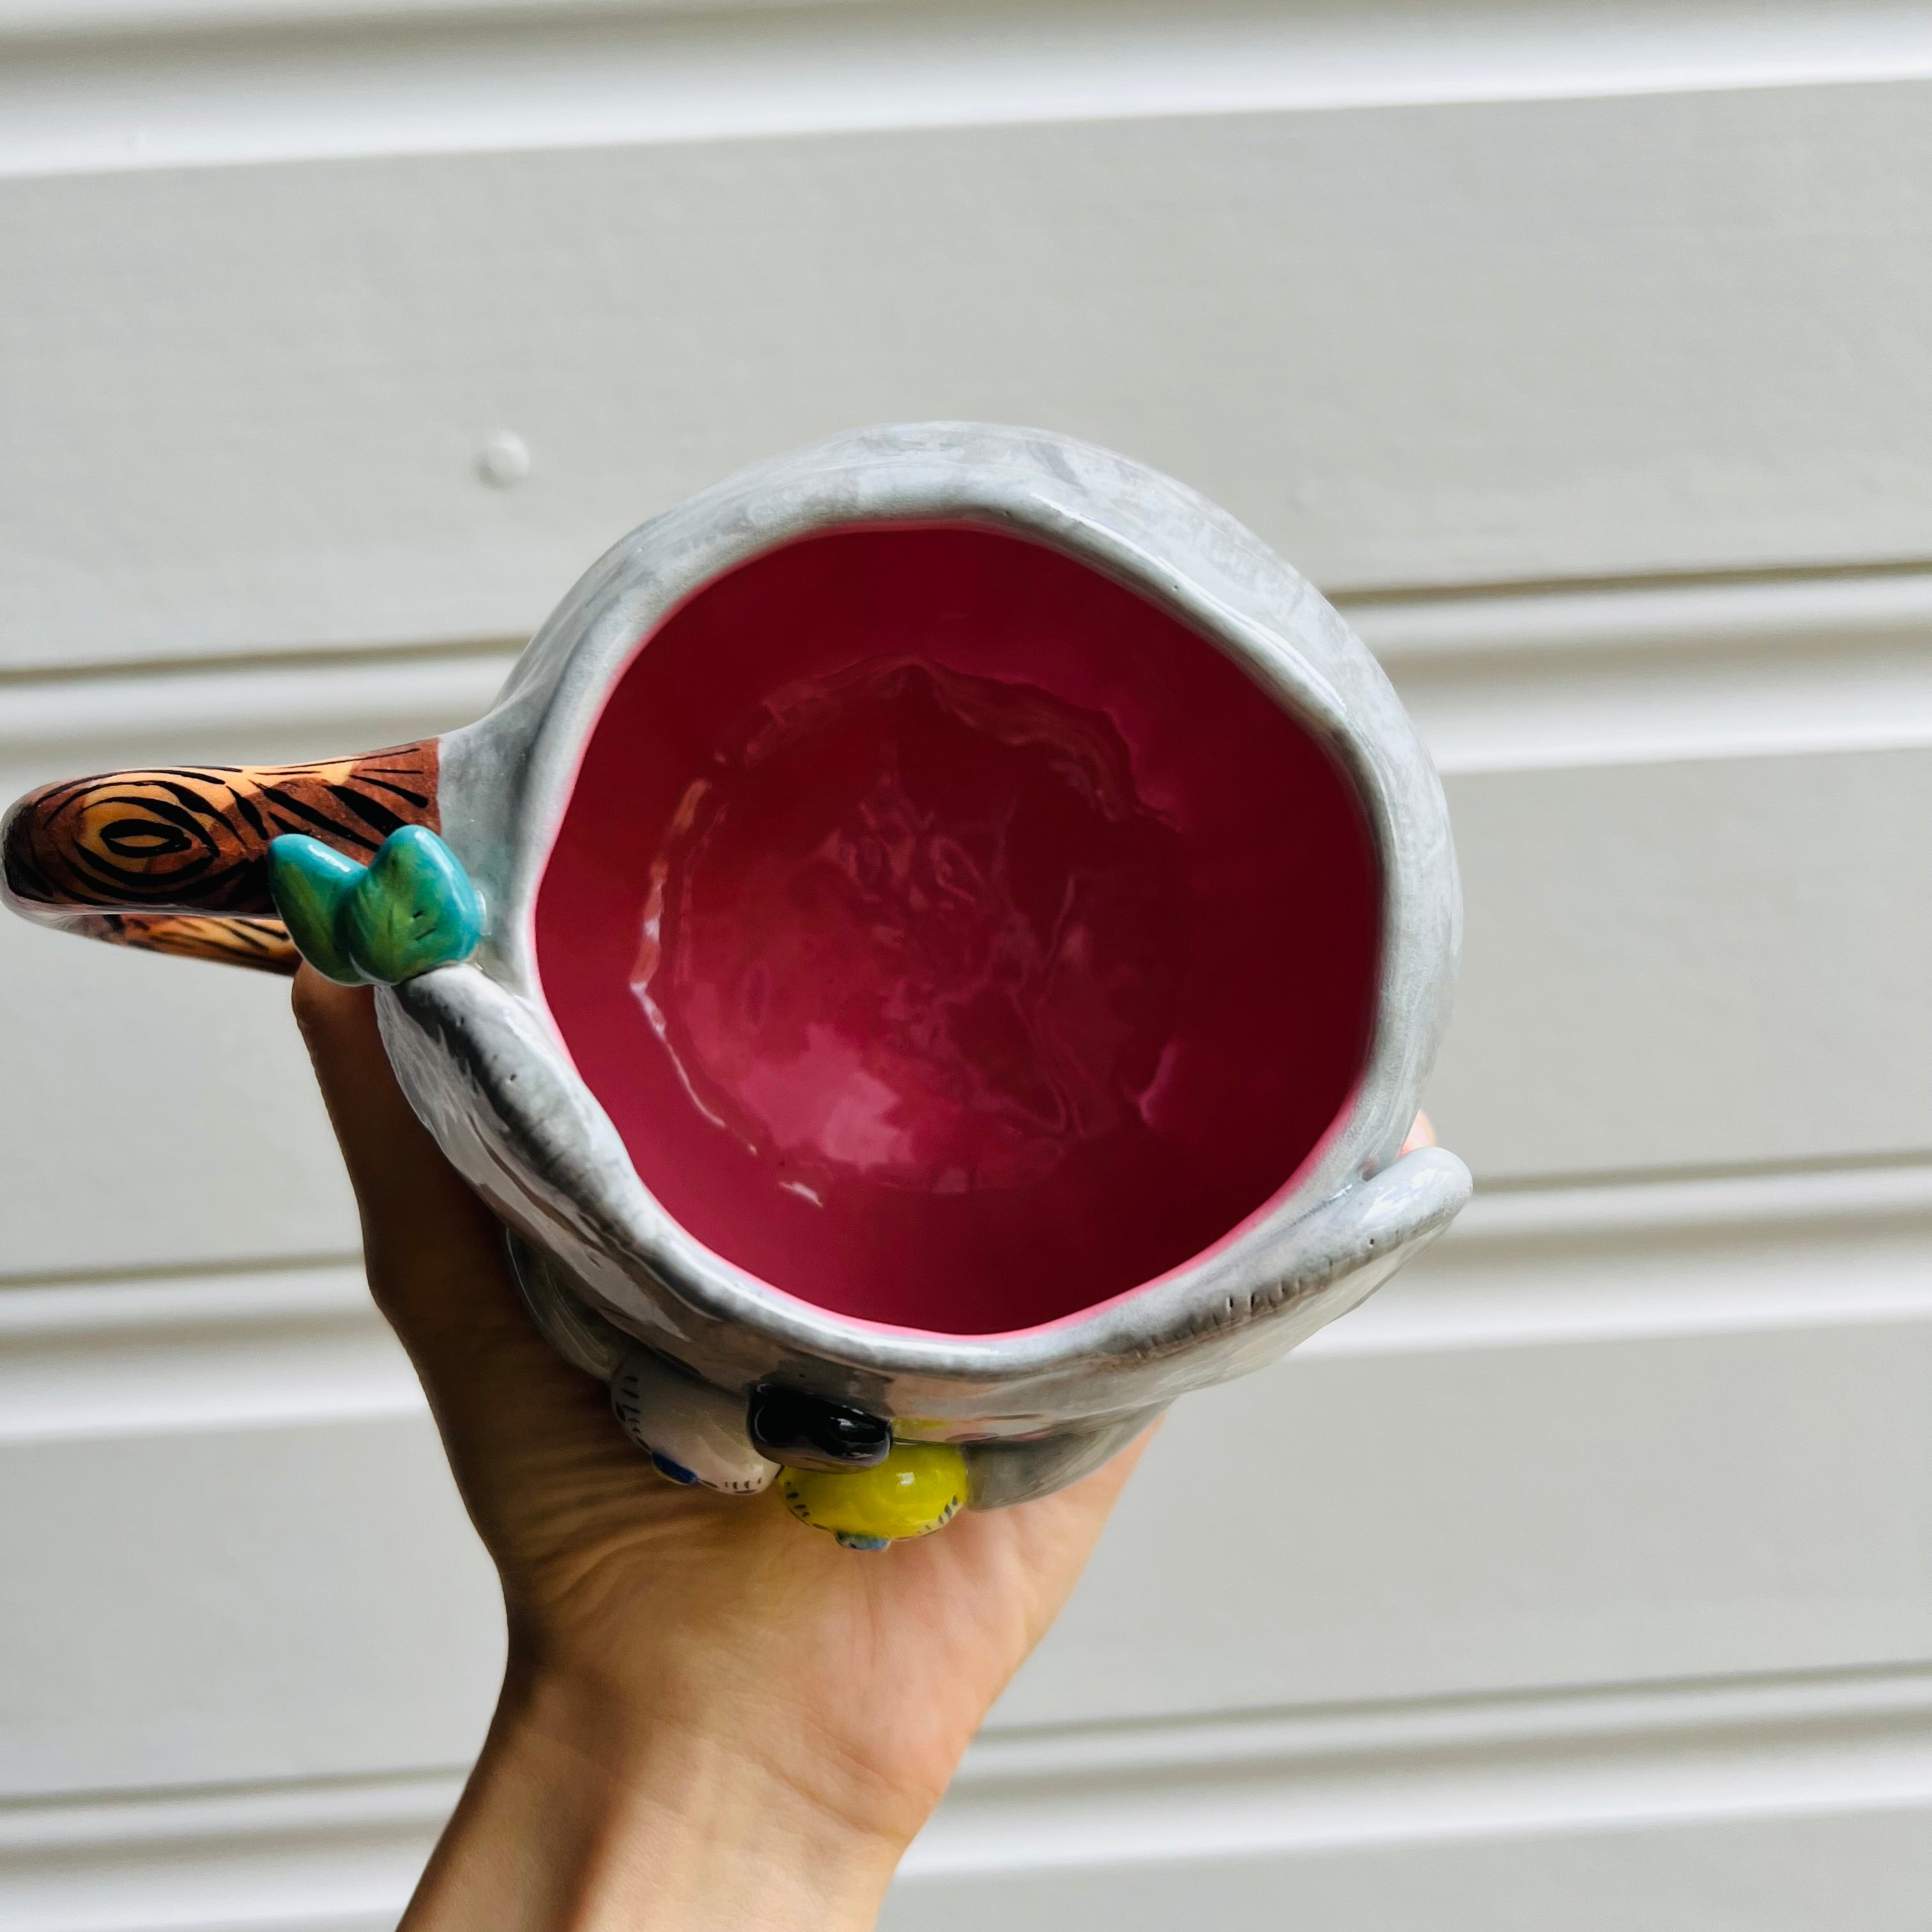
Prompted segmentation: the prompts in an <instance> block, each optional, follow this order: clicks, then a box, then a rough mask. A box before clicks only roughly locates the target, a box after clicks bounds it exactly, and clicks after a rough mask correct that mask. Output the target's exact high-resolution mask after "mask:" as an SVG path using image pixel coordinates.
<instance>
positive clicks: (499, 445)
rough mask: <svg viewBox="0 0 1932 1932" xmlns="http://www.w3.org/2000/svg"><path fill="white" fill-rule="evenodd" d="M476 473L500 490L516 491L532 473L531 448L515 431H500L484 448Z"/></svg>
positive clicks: (477, 463) (477, 462)
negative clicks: (518, 485)
mask: <svg viewBox="0 0 1932 1932" xmlns="http://www.w3.org/2000/svg"><path fill="white" fill-rule="evenodd" d="M476 473H477V475H479V476H480V477H481V478H482V479H483V480H484V482H486V483H488V484H493V485H494V486H495V487H496V488H497V489H499V490H509V489H514V487H516V485H517V484H519V483H520V482H521V481H523V478H525V477H526V476H527V475H529V473H530V446H529V444H528V443H526V442H525V441H524V440H523V438H522V437H520V436H519V435H518V434H517V433H516V431H514V430H513V429H500V430H499V431H497V432H496V434H495V435H494V436H493V437H490V440H489V441H488V442H487V443H485V444H484V446H483V449H482V453H481V455H479V456H478V458H477V459H476Z"/></svg>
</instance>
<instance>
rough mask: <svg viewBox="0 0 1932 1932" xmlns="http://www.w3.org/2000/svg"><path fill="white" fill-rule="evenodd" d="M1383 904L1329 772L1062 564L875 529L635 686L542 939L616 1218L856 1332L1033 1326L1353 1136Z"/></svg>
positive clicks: (757, 578)
mask: <svg viewBox="0 0 1932 1932" xmlns="http://www.w3.org/2000/svg"><path fill="white" fill-rule="evenodd" d="M1380 898H1381V892H1380V884H1379V868H1378V866H1377V863H1376V857H1375V853H1374V847H1373V841H1372V838H1371V836H1370V831H1369V827H1368V823H1367V817H1366V815H1365V814H1364V810H1363V808H1362V805H1361V801H1360V799H1358V796H1357V795H1356V793H1355V789H1354V787H1353V786H1352V784H1351V782H1350V781H1349V778H1347V776H1346V774H1345V773H1344V772H1343V769H1342V768H1341V766H1340V764H1339V763H1337V760H1335V759H1334V757H1333V756H1332V755H1331V754H1330V753H1329V752H1328V751H1326V750H1325V748H1323V747H1322V745H1320V744H1319V742H1317V741H1316V739H1315V738H1314V737H1313V736H1312V735H1311V734H1310V733H1309V732H1308V730H1307V729H1306V728H1305V727H1303V726H1302V725H1301V724H1299V723H1298V721H1295V719H1294V718H1292V717H1290V716H1289V715H1288V714H1287V713H1286V712H1284V711H1283V710H1282V709H1280V707H1279V706H1277V704H1276V703H1274V701H1273V700H1271V698H1269V697H1268V696H1267V695H1266V694H1265V693H1264V692H1263V691H1262V689H1261V688H1259V686H1258V685H1256V684H1255V683H1254V682H1252V681H1251V680H1250V679H1249V678H1248V677H1247V676H1246V674H1245V673H1243V672H1242V671H1241V670H1240V669H1239V668H1238V667H1237V666H1236V665H1235V664H1234V663H1233V662H1232V661H1231V660H1230V659H1229V658H1226V656H1224V655H1223V654H1222V653H1221V652H1220V651H1219V650H1217V649H1216V648H1215V647H1214V646H1213V645H1212V644H1211V643H1209V642H1208V640H1206V639H1205V638H1203V637H1201V636H1199V635H1198V634H1196V632H1194V631H1192V630H1190V628H1187V626H1186V625H1184V624H1182V623H1181V622H1178V620H1177V619H1175V618H1172V617H1171V616H1168V615H1167V614H1166V613H1165V612H1164V611H1163V610H1160V609H1159V608H1157V607H1156V606H1155V605H1154V604H1151V603H1150V602H1148V601H1147V600H1145V598H1142V597H1139V596H1138V595H1136V594H1135V593H1133V592H1131V591H1129V590H1127V589H1124V588H1122V587H1121V586H1119V585H1118V584H1116V583H1113V582H1112V581H1111V580H1109V579H1108V578H1106V577H1102V576H1100V574H1098V573H1097V572H1096V571H1093V570H1091V569H1090V568H1088V567H1087V566H1086V565H1083V564H1082V563H1079V562H1076V561H1074V560H1073V559H1070V558H1068V557H1065V556H1061V555H1060V554H1059V553H1057V552H1055V551H1052V550H1047V549H1046V548H1044V547H1041V546H1040V545H1038V544H1033V543H1030V542H1028V541H1024V540H1022V539H1021V538H1016V537H1010V536H1007V535H1001V534H999V533H997V532H992V531H987V530H983V529H964V528H943V529H935V528H931V527H916V526H898V527H895V526H874V527H871V528H868V529H862V530H855V531H847V532H838V533H835V534H832V535H822V536H817V537H813V538H808V539H805V540H804V541H800V542H797V543H794V544H788V545H787V546H784V547H782V548H780V549H778V550H772V551H770V552H768V553H766V554H765V555H763V556H760V557H757V558H756V559H754V560H753V561H752V562H749V563H748V564H745V565H742V566H741V567H740V568H738V569H736V570H735V571H732V572H730V574H727V575H726V576H724V577H721V578H720V579H719V580H718V581H716V582H715V583H712V584H709V585H708V586H706V588H705V589H703V591H701V592H699V593H698V594H697V595H696V596H694V598H691V600H690V601H688V602H687V603H686V604H684V605H683V606H682V607H681V608H680V609H679V610H677V611H676V612H675V613H673V615H672V616H670V618H668V619H667V620H666V621H665V622H664V624H663V625H662V626H661V628H659V629H658V631H656V633H655V634H653V635H652V637H649V639H648V640H646V643H645V644H644V646H643V648H642V649H640V650H639V652H637V655H636V656H635V657H634V658H633V659H632V660H631V663H630V664H629V665H628V667H626V668H625V670H624V672H623V673H622V676H620V677H619V679H618V681H617V682H616V686H615V688H613V691H611V693H610V697H609V700H608V701H607V703H606V704H605V706H604V711H603V713H602V715H601V717H600V718H599V719H598V722H597V724H596V726H595V729H594V730H593V731H592V734H591V737H590V740H589V744H588V745H587V746H586V748H585V751H584V754H583V761H582V763H581V766H580V769H579V771H578V773H577V781H576V784H575V787H574V790H573V791H572V793H571V799H570V802H569V804H568V806H567V808H566V809H565V814H564V817H563V820H562V824H561V826H559V830H558V833H557V837H556V844H555V845H554V846H553V849H552V851H551V853H550V859H549V862H548V865H547V867H546V869H545V871H544V876H543V880H542V883H541V886H540V888H539V890H538V898H537V907H536V945H537V956H538V968H539V971H540V973H541V978H542V982H543V988H544V995H545V998H546V999H547V1001H548V1004H549V1006H550V1011H551V1013H552V1014H553V1016H554V1017H555V1019H556V1023H557V1025H558V1028H559V1030H560V1031H561V1032H562V1035H563V1037H564V1040H565V1043H566V1044H567V1045H568V1048H569V1049H570V1052H571V1057H572V1058H573V1059H574V1061H575V1062H576V1064H577V1069H578V1071H579V1072H580V1073H581V1075H582V1076H583V1079H584V1080H585V1082H586V1084H587V1085H589V1088H590V1089H591V1091H592V1093H594V1094H595V1095H596V1097H597V1098H598V1100H599V1101H600V1102H601V1103H602V1104H603V1106H604V1109H605V1110H606V1111H607V1112H608V1114H609V1115H610V1118H611V1120H612V1121H613V1123H614V1124H615V1125H616V1128H617V1130H618V1132H619V1133H620V1134H621V1135H622V1137H623V1140H624V1143H625V1146H626V1148H628V1150H629V1152H630V1155H631V1160H632V1162H633V1163H634V1166H636V1168H637V1173H638V1175H639V1176H640V1178H641V1179H642V1180H643V1183H644V1184H645V1186H646V1187H648V1188H649V1190H651V1192H652V1193H653V1194H654V1195H655V1196H656V1197H657V1199H658V1200H659V1201H660V1202H661V1203H662V1204H663V1205H664V1208H665V1209H666V1211H667V1212H669V1213H670V1214H672V1215H673V1216H674V1217H676V1219H677V1220H679V1222H680V1223H682V1224H683V1226H685V1228H686V1229H688V1230H689V1231H690V1232H691V1234H692V1235H694V1236H696V1238H697V1239H698V1240H700V1241H702V1242H703V1243H704V1244H706V1246H707V1247H710V1248H712V1250H715V1252H716V1253H718V1254H720V1255H722V1256H724V1257H726V1258H727V1259H728V1260H730V1261H732V1262H735V1263H736V1265H738V1266H739V1267H740V1268H743V1269H745V1270H746V1271H748V1273H750V1274H753V1275H755V1276H757V1277H760V1279H762V1280H764V1281H766V1282H767V1283H770V1284H772V1286H775V1287H776V1288H778V1289H781V1290H782V1291H784V1292H785V1293H787V1294H788V1295H793V1296H796V1297H797V1298H799V1299H800V1300H802V1301H808V1302H811V1303H812V1304H815V1305H817V1307H821V1308H824V1309H826V1310H830V1311H832V1312H834V1313H838V1314H841V1315H844V1316H849V1317H852V1318H854V1319H861V1320H864V1321H867V1322H875V1323H880V1324H883V1325H887V1326H889V1327H894V1328H902V1329H909V1330H913V1331H923V1332H927V1333H938V1334H959V1335H990V1334H1003V1333H1010V1332H1012V1331H1016V1330H1022V1329H1025V1328H1035V1327H1038V1326H1040V1325H1044V1324H1046V1323H1049V1322H1056V1321H1059V1320H1062V1319H1066V1318H1067V1317H1069V1316H1073V1315H1075V1314H1076V1313H1079V1312H1080V1311H1081V1310H1085V1309H1087V1308H1090V1307H1094V1305H1096V1304H1099V1303H1101V1302H1103V1301H1109V1300H1111V1299H1112V1298H1115V1296H1117V1295H1121V1294H1122V1293H1124V1292H1127V1290H1129V1289H1133V1288H1134V1287H1135V1286H1138V1285H1139V1284H1140V1283H1145V1282H1147V1281H1150V1280H1153V1279H1154V1278H1155V1277H1158V1276H1160V1275H1162V1274H1166V1273H1169V1272H1170V1271H1172V1270H1173V1269H1174V1268H1177V1267H1178V1266H1181V1265H1183V1264H1184V1263H1185V1262H1187V1261H1188V1260H1189V1259H1190V1258H1192V1257H1193V1256H1196V1255H1198V1254H1199V1253H1202V1251H1203V1250H1207V1249H1209V1248H1211V1247H1214V1246H1215V1245H1216V1244H1217V1243H1218V1242H1220V1241H1222V1240H1223V1239H1224V1238H1226V1236H1227V1235H1228V1234H1229V1232H1230V1231H1231V1230H1232V1229H1234V1228H1235V1227H1236V1226H1238V1224H1239V1223H1241V1222H1242V1221H1244V1220H1246V1219H1247V1218H1248V1217H1250V1216H1251V1215H1252V1214H1254V1213H1255V1212H1256V1211H1257V1210H1258V1209H1259V1208H1261V1207H1262V1205H1264V1204H1265V1202H1268V1200H1269V1199H1270V1198H1271V1196H1274V1195H1275V1194H1276V1193H1277V1192H1278V1191H1279V1190H1280V1189H1281V1188H1282V1187H1283V1185H1284V1184H1286V1182H1287V1181H1289V1178H1290V1177H1291V1176H1292V1175H1294V1174H1295V1172H1297V1170H1298V1169H1300V1168H1301V1166H1303V1165H1304V1163H1305V1162H1306V1161H1307V1158H1308V1157H1309V1156H1310V1154H1311V1153H1312V1152H1313V1151H1314V1149H1315V1148H1316V1147H1317V1146H1318V1145H1319V1143H1320V1142H1322V1139H1324V1137H1325V1135H1326V1134H1327V1133H1328V1131H1329V1130H1330V1129H1331V1127H1332V1126H1333V1125H1334V1123H1335V1121H1336V1120H1337V1116H1338V1115H1340V1113H1341V1112H1342V1111H1343V1109H1344V1108H1345V1107H1346V1105H1347V1103H1348V1101H1349V1097H1350V1095H1351V1094H1352V1090H1353V1088H1354V1086H1355V1082H1356V1079H1357V1078H1358V1075H1359V1074H1360V1073H1361V1068H1362V1065H1363V1062H1364V1058H1365V1057H1366V1054H1367V1046H1368V1040H1369V1034H1370V1024H1371V1019H1372V1015H1373V1004H1374V998H1375V990H1376V954H1377V950H1378V939H1379V930H1378V928H1379V905H1380Z"/></svg>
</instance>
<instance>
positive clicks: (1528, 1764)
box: [0, 1670, 1932, 1932]
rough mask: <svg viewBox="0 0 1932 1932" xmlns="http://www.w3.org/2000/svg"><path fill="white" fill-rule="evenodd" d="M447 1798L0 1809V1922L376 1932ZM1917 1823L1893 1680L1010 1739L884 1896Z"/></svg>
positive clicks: (1912, 1675) (316, 1795) (155, 1800)
mask: <svg viewBox="0 0 1932 1932" xmlns="http://www.w3.org/2000/svg"><path fill="white" fill-rule="evenodd" d="M459 1785H460V1774H459V1773H458V1772H456V1771H455V1770H454V1769H450V1770H446V1771H428V1772H422V1773H419V1774H415V1775H407V1776H401V1777H396V1776H391V1777H383V1778H368V1779H356V1778H348V1779H338V1780H331V1781H317V1782H314V1783H311V1784H284V1785H273V1784H270V1785H262V1786H258V1787H234V1788H229V1789H224V1790H205V1791H199V1792H196V1791H183V1792H177V1793H166V1794H161V1793H154V1794H138V1793H129V1794H124V1795H120V1796H107V1797H99V1798H91V1799H83V1800H78V1801H76V1800H62V1799H50V1800H40V1801H34V1802H25V1803H13V1804H9V1805H4V1806H0V1909H4V1911H5V1917H6V1919H7V1923H8V1924H10V1925H11V1926H16V1927H20V1928H22V1932H80V1928H81V1927H90V1928H93V1929H94V1932H103V1928H105V1927H108V1926H113V1927H129V1928H132V1927H159V1926H160V1925H163V1924H169V1925H179V1924H187V1923H195V1924H213V1923H220V1924H229V1923H236V1924H258V1925H268V1924H298V1923H299V1924H322V1923H335V1922H343V1923H347V1922H352V1921H350V1916H349V1915H350V1914H351V1913H353V1912H364V1913H367V1914H368V1915H369V1918H370V1922H371V1923H374V1922H377V1915H379V1914H380V1912H383V1911H384V1910H387V1911H389V1912H394V1911H395V1910H396V1909H399V1908H400V1906H401V1903H402V1901H403V1899H404V1897H406V1896H407V1891H408V1889H409V1887H410V1881H411V1879H412V1877H413V1872H414V1870H415V1869H416V1867H417V1866H418V1865H419V1864H420V1862H421V1860H422V1858H423V1857H425V1855H427V1853H428V1849H429V1846H430V1844H431V1842H432V1841H433V1840H434V1836H435V1834H436V1832H437V1829H439V1828H440V1824H441V1823H442V1820H443V1818H444V1817H446V1815H447V1813H448V1811H449V1808H450V1807H451V1806H452V1805H453V1803H454V1802H455V1797H456V1795H457V1792H458V1788H459ZM1928 1801H1932V1673H1928V1672H1926V1671H1923V1670H1897V1671H1872V1672H1864V1673H1843V1674H1841V1675H1829V1676H1827V1675H1820V1676H1793V1677H1791V1678H1789V1679H1780V1678H1766V1679H1758V1680H1749V1679H1747V1680H1742V1681H1736V1682H1727V1683H1714V1684H1700V1685H1667V1686H1661V1687H1656V1688H1641V1689H1639V1688H1617V1689H1612V1690H1607V1691H1601V1692H1596V1693H1591V1694H1553V1695H1537V1696H1528V1697H1512V1698H1506V1699H1496V1700H1463V1701H1457V1702H1446V1701H1445V1702H1438V1703H1429V1702H1422V1703H1415V1704H1413V1705H1409V1706H1380V1707H1373V1708H1369V1707H1364V1708H1361V1709H1354V1710H1348V1711H1328V1712H1322V1711H1310V1712H1298V1713H1289V1714H1275V1715H1253V1716H1242V1717H1239V1718H1228V1719H1223V1720H1207V1721H1193V1722H1188V1723H1184V1724H1153V1725H1126V1726H1119V1727H1106V1728H1104V1729H1100V1730H1086V1731H1081V1730H1067V1731H1064V1732H1057V1733H1055V1732H1046V1733H1034V1734H1031V1735H1025V1736H1022V1735H1016V1734H1008V1735H1005V1736H989V1737H987V1738H985V1739H982V1740H981V1741H980V1742H979V1743H978V1744H977V1745H974V1748H973V1749H972V1751H971V1752H969V1754H968V1757H967V1760H966V1762H965V1766H963V1767H962V1771H961V1772H960V1775H959V1778H958V1780H957V1781H956V1783H955V1785H954V1787H953V1790H952V1792H951V1793H950V1795H949V1796H948V1798H947V1801H946V1803H945V1804H944V1806H943V1807H942V1808H941V1811H940V1812H939V1814H938V1816H937V1817H936V1818H935V1820H934V1821H933V1823H932V1825H931V1826H929V1827H928V1829H927V1830H926V1832H925V1833H924V1834H923V1835H922V1837H921V1838H919V1841H917V1842H916V1843H915V1844H914V1846H913V1848H912V1850H911V1852H910V1854H909V1855H908V1856H907V1859H906V1861H905V1863H904V1867H903V1877H902V1882H903V1883H904V1885H906V1886H907V1888H908V1890H909V1891H910V1892H911V1893H912V1894H913V1896H915V1897H916V1895H917V1893H918V1891H919V1889H920V1888H922V1887H923V1886H924V1885H929V1884H933V1883H941V1882H944V1881H946V1880H947V1879H956V1878H960V1877H965V1876H973V1875H977V1874H997V1873H1003V1872H1023V1871H1025V1870H1045V1869H1052V1868H1056V1867H1058V1868H1061V1869H1065V1868H1069V1867H1076V1868H1077V1867H1094V1866H1121V1865H1126V1866H1130V1867H1131V1866H1133V1865H1135V1864H1142V1865H1145V1864H1148V1863H1150V1862H1155V1861H1167V1860H1172V1859H1175V1858H1203V1857H1205V1858H1232V1857H1240V1856H1243V1855H1252V1854H1253V1853H1255V1852H1265V1851H1269V1850H1274V1851H1282V1850H1291V1851H1301V1852H1319V1851H1320V1850H1322V1849H1325V1848H1331V1847H1340V1846H1350V1845H1361V1844H1365V1843H1367V1844H1383V1845H1388V1846H1397V1845H1400V1844H1403V1843H1418V1842H1424V1841H1442V1840H1445V1839H1456V1838H1483V1837H1496V1836H1507V1835H1513V1834H1517V1833H1526V1832H1543V1831H1547V1830H1550V1829H1572V1830H1574V1829H1589V1828H1591V1827H1593V1826H1596V1827H1601V1826H1621V1827H1628V1826H1631V1825H1632V1824H1634V1823H1640V1822H1643V1821H1645V1820H1668V1821H1670V1822H1673V1823H1684V1822H1685V1821H1688V1820H1697V1819H1700V1818H1703V1819H1709V1818H1712V1817H1780V1816H1790V1815H1793V1814H1803V1813H1816V1812H1829V1813H1853V1812H1858V1811H1868V1810H1871V1809H1874V1808H1898V1807H1900V1806H1910V1807H1920V1806H1923V1805H1926V1804H1927V1802H1928ZM196 1905H198V1906H199V1912H198V1913H197V1912H196V1909H195V1907H196ZM90 1911H91V1912H92V1913H93V1914H94V1916H92V1917H89V1916H87V1914H88V1913H89V1912H90ZM110 1914H111V1915H110ZM332 1915H333V1916H332ZM353 1922H360V1921H353Z"/></svg>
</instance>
